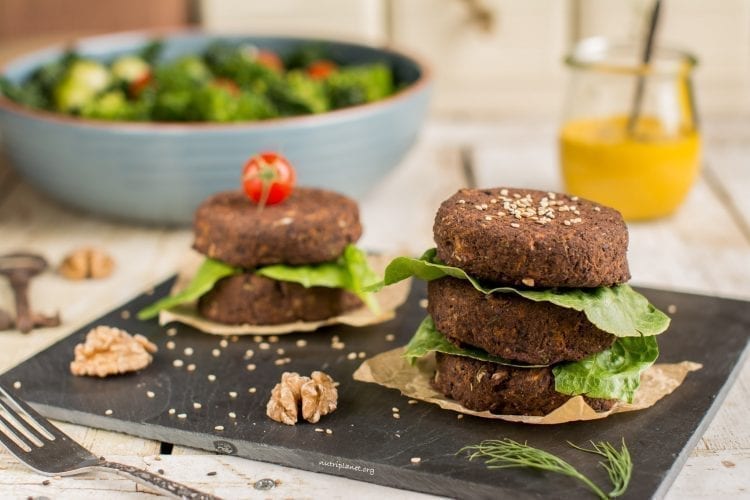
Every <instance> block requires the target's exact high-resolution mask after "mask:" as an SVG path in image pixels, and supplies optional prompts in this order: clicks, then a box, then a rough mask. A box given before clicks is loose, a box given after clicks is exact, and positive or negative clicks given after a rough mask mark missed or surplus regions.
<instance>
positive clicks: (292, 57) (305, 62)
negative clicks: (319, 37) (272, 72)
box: [284, 44, 328, 69]
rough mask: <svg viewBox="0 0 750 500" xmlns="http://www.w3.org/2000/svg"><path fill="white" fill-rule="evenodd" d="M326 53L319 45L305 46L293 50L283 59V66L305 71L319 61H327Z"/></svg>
mask: <svg viewBox="0 0 750 500" xmlns="http://www.w3.org/2000/svg"><path fill="white" fill-rule="evenodd" d="M326 52H327V51H326V50H325V49H324V48H323V46H322V45H320V44H315V45H306V46H304V47H300V48H299V49H297V50H295V51H294V52H292V53H291V54H289V55H288V56H287V57H286V58H285V59H284V66H285V67H286V68H289V69H305V68H307V67H308V66H310V64H312V63H314V62H315V61H319V60H321V59H328V55H327V53H326Z"/></svg>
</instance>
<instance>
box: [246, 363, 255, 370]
mask: <svg viewBox="0 0 750 500" xmlns="http://www.w3.org/2000/svg"><path fill="white" fill-rule="evenodd" d="M245 368H247V371H249V372H251V371H253V370H255V363H250V364H249V365H247V366H246V367H245Z"/></svg>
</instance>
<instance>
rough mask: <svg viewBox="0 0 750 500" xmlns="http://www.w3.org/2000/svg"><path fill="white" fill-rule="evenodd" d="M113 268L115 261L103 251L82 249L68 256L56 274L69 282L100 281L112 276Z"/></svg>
mask: <svg viewBox="0 0 750 500" xmlns="http://www.w3.org/2000/svg"><path fill="white" fill-rule="evenodd" d="M114 267H115V261H114V260H113V259H112V257H110V256H109V254H108V253H107V252H105V251H104V250H100V249H98V248H91V247H82V248H78V249H76V250H74V251H73V252H71V253H70V254H68V255H67V256H66V257H65V259H63V261H62V263H61V264H60V267H58V268H57V272H59V273H60V274H61V275H62V276H64V277H66V278H68V279H70V280H84V279H90V278H91V279H100V278H106V277H107V276H109V275H110V274H112V270H113V269H114Z"/></svg>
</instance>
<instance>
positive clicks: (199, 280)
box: [138, 259, 242, 319]
mask: <svg viewBox="0 0 750 500" xmlns="http://www.w3.org/2000/svg"><path fill="white" fill-rule="evenodd" d="M240 272H242V271H241V270H240V269H237V268H236V267H233V266H230V265H229V264H225V263H223V262H220V261H218V260H214V259H206V260H204V261H203V264H201V267H200V268H198V271H197V272H196V273H195V276H194V277H193V279H192V280H191V281H190V283H189V284H188V286H187V287H185V289H184V290H183V291H181V292H180V293H178V294H176V295H172V296H170V297H164V298H163V299H161V300H159V301H157V302H155V303H153V304H151V305H150V306H148V307H145V308H143V309H141V310H140V311H138V319H151V318H154V317H156V316H157V315H158V314H159V311H161V310H163V309H169V308H171V307H175V306H178V305H180V304H184V303H186V302H193V301H195V300H198V299H199V298H200V296H201V295H203V294H205V293H207V292H208V291H210V290H211V289H212V288H213V287H214V285H215V284H216V282H217V281H219V280H220V279H222V278H226V277H227V276H232V275H234V274H238V273H240Z"/></svg>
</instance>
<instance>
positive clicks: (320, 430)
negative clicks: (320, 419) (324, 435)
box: [315, 427, 326, 432]
mask: <svg viewBox="0 0 750 500" xmlns="http://www.w3.org/2000/svg"><path fill="white" fill-rule="evenodd" d="M325 431H326V430H325V429H321V428H320V427H316V428H315V432H325Z"/></svg>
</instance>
